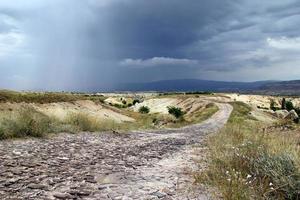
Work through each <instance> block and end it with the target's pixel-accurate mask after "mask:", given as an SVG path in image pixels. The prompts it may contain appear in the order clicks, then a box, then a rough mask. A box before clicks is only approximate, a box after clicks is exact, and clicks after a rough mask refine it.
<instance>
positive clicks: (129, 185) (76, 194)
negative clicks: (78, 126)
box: [0, 104, 232, 200]
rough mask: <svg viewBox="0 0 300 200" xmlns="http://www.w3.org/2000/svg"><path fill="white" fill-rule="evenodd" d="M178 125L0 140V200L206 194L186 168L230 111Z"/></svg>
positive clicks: (200, 196) (223, 106)
mask: <svg viewBox="0 0 300 200" xmlns="http://www.w3.org/2000/svg"><path fill="white" fill-rule="evenodd" d="M217 105H218V106H219V108H220V109H219V111H218V112H217V113H216V114H215V115H214V116H212V117H211V118H210V119H209V120H207V121H205V122H203V123H201V124H198V125H193V126H188V127H185V128H181V129H172V130H171V129H170V130H159V131H148V132H132V133H129V134H112V133H101V134H91V133H82V134H77V135H71V134H60V135H58V136H56V137H55V138H52V139H28V140H18V141H2V142H0V199H104V200H105V199H124V200H125V199H164V200H167V199H210V197H209V195H208V194H207V193H206V191H205V190H201V189H197V190H193V189H192V188H190V186H191V185H192V184H191V181H192V180H191V177H190V175H189V174H188V173H187V172H189V171H191V170H195V169H197V168H198V167H199V165H198V164H196V163H195V161H194V156H195V152H196V151H195V149H196V150H198V153H199V152H200V155H197V156H201V149H202V150H203V148H202V147H201V144H202V143H203V139H204V138H205V137H204V136H206V135H207V134H208V133H211V132H214V131H217V130H218V129H219V128H221V127H222V126H224V124H225V123H226V122H227V119H228V118H229V115H230V113H231V111H232V107H231V106H230V105H229V104H217Z"/></svg>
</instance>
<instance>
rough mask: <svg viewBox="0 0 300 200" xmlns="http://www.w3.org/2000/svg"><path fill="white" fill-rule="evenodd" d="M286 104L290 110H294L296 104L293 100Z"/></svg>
mask: <svg viewBox="0 0 300 200" xmlns="http://www.w3.org/2000/svg"><path fill="white" fill-rule="evenodd" d="M285 106H286V109H287V110H288V111H291V110H294V105H293V102H291V101H287V102H286V104H285Z"/></svg>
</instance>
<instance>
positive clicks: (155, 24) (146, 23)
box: [0, 0, 300, 90]
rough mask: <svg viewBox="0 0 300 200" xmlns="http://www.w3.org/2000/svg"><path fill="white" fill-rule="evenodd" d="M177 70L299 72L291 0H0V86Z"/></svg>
mask: <svg viewBox="0 0 300 200" xmlns="http://www.w3.org/2000/svg"><path fill="white" fill-rule="evenodd" d="M186 78H196V79H206V80H226V81H254V80H289V79H300V1H299V0H284V1H283V0H265V1H262V0H184V1H183V0H26V1H25V0H1V1H0V88H8V89H19V90H20V89H35V90H40V89H44V90H45V89H46V90H103V89H107V88H114V87H116V86H118V85H120V84H122V83H126V82H141V81H142V82H147V81H156V80H165V79H186Z"/></svg>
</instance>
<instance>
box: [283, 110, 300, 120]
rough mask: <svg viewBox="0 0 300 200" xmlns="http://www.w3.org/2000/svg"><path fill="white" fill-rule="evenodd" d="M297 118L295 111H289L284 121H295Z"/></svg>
mask: <svg viewBox="0 0 300 200" xmlns="http://www.w3.org/2000/svg"><path fill="white" fill-rule="evenodd" d="M298 118H299V116H298V114H297V113H296V111H295V110H291V111H290V112H289V113H288V115H286V116H285V118H284V119H288V120H295V119H298Z"/></svg>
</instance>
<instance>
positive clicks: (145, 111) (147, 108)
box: [139, 106, 150, 114]
mask: <svg viewBox="0 0 300 200" xmlns="http://www.w3.org/2000/svg"><path fill="white" fill-rule="evenodd" d="M149 112H150V108H149V107H148V106H141V107H140V108H139V113H142V114H147V113H149Z"/></svg>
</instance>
